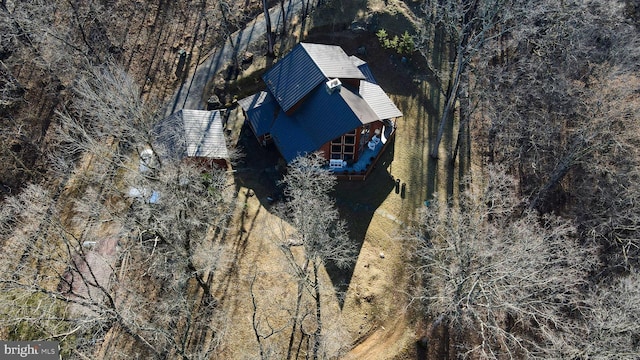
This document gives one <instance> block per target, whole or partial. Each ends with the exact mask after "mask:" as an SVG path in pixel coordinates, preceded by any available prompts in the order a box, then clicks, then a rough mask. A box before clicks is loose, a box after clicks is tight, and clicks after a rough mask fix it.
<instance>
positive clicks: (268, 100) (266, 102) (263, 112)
mask: <svg viewBox="0 0 640 360" xmlns="http://www.w3.org/2000/svg"><path fill="white" fill-rule="evenodd" d="M238 104H239V105H240V106H241V107H242V109H243V110H244V111H245V113H246V115H247V118H248V119H249V122H250V123H251V127H252V128H253V131H254V132H255V135H256V136H262V135H264V134H266V133H268V132H269V130H270V129H271V125H272V124H273V120H274V119H275V117H276V115H277V114H278V112H279V111H280V110H279V108H278V104H277V103H276V101H275V99H274V98H273V96H271V94H270V93H268V92H266V91H261V92H259V93H257V94H254V95H251V96H249V97H246V98H244V99H242V100H239V101H238Z"/></svg>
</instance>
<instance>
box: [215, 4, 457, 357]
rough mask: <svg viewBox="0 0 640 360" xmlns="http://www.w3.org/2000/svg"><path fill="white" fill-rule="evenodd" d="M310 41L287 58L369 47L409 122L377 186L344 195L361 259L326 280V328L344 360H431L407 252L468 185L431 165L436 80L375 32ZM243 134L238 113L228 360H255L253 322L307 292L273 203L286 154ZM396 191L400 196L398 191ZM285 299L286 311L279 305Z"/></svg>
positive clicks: (348, 187)
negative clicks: (414, 225)
mask: <svg viewBox="0 0 640 360" xmlns="http://www.w3.org/2000/svg"><path fill="white" fill-rule="evenodd" d="M392 3H393V4H394V5H395V6H396V10H397V9H400V10H401V11H402V12H404V13H402V12H401V13H400V15H399V14H398V12H395V13H394V15H393V17H392V18H391V19H389V20H385V21H389V22H388V24H389V25H391V26H392V27H395V29H397V30H396V31H395V32H400V31H404V30H403V29H407V28H410V27H411V26H412V24H411V21H410V19H411V16H410V13H411V10H410V9H408V8H407V7H406V5H404V3H400V2H392ZM367 6H368V8H367V9H364V10H363V9H360V10H358V9H352V10H351V11H346V12H347V13H350V14H352V15H353V16H354V17H353V19H354V21H357V20H358V19H359V16H366V15H363V14H370V13H371V12H377V13H378V14H379V18H380V19H383V18H384V17H385V16H388V13H385V12H384V11H383V9H382V8H381V7H382V4H381V2H380V3H378V2H376V1H369V2H368V3H367ZM376 7H377V8H376ZM342 11H343V12H345V9H342ZM358 14H360V15H358ZM385 14H386V15H385ZM402 14H404V15H402ZM317 24H318V23H317V22H316V25H317ZM403 24H404V25H403ZM384 26H385V27H386V25H384ZM395 32H394V33H395ZM294 33H295V31H294ZM299 34H300V37H298V38H296V39H295V40H291V41H289V43H288V44H287V43H284V42H283V43H281V46H283V49H285V48H287V47H290V46H292V45H294V44H295V43H297V42H299V41H307V42H318V43H327V44H336V45H340V46H342V48H343V49H344V50H345V52H347V54H349V55H351V54H356V50H357V49H358V48H361V47H363V46H364V47H365V49H366V55H360V56H361V57H362V58H363V60H365V61H367V62H368V63H369V65H370V67H371V68H372V71H373V74H374V76H376V79H377V80H378V83H379V84H380V85H381V86H382V88H383V89H385V91H386V92H387V93H388V94H389V95H390V97H391V98H392V99H393V100H394V102H395V103H396V105H397V106H398V108H399V109H400V110H401V111H402V112H403V114H404V116H403V118H401V119H399V121H398V128H397V135H396V140H395V143H394V144H393V145H392V146H390V147H389V148H388V149H387V152H386V153H385V154H384V156H383V157H382V158H381V160H380V162H379V163H378V165H377V168H376V169H375V170H374V171H373V172H372V174H371V175H370V176H369V177H368V178H367V180H366V181H365V182H340V183H339V184H338V186H337V189H336V193H335V199H336V204H337V206H338V208H339V211H340V214H341V217H342V218H343V219H345V220H346V221H347V223H348V228H349V232H350V238H351V240H352V241H354V242H355V243H356V244H357V245H358V247H359V253H358V258H357V262H356V263H355V265H354V266H353V267H352V268H350V269H348V270H346V271H336V270H333V269H327V270H326V272H325V273H324V275H323V279H322V283H323V284H324V285H325V286H324V287H323V300H324V303H323V315H324V316H325V324H330V325H326V328H325V330H326V333H327V336H330V337H331V338H332V339H334V341H335V346H341V347H343V350H346V352H343V357H344V358H347V359H416V358H420V356H423V355H420V354H423V352H422V350H421V349H420V347H419V346H418V345H417V344H418V339H419V337H420V336H421V335H422V329H421V328H420V326H419V325H418V320H417V319H416V316H414V315H413V314H412V309H411V308H410V307H409V300H410V299H409V296H408V292H409V287H410V281H411V280H410V270H409V267H408V260H409V254H408V251H407V250H406V248H405V244H404V243H403V241H402V240H401V238H402V232H403V231H404V230H405V229H406V226H407V225H408V224H410V223H411V222H412V219H413V218H414V215H415V214H416V213H417V211H419V210H420V209H422V208H425V206H424V203H425V201H426V200H429V199H433V198H434V197H437V198H438V199H439V200H445V199H446V197H447V196H448V195H451V194H453V193H455V192H457V189H456V187H455V186H457V184H458V183H459V176H460V174H462V173H464V171H456V169H457V168H458V166H455V167H454V166H449V161H447V160H444V159H447V158H448V154H447V153H445V152H443V153H442V156H441V159H442V160H440V161H438V160H434V159H432V158H430V157H429V156H428V150H429V148H430V145H431V143H430V139H431V138H432V137H433V135H434V132H435V131H436V128H437V124H438V121H439V117H438V114H439V111H438V109H439V108H440V106H441V97H440V95H439V91H438V90H437V89H435V88H434V87H433V86H432V84H430V83H429V80H430V78H429V77H428V76H425V73H426V71H425V67H424V63H423V62H424V59H422V58H421V57H420V56H418V55H416V56H414V57H413V58H411V59H409V61H408V62H402V61H401V60H400V59H399V57H398V56H397V55H393V54H392V53H391V52H389V51H388V50H385V49H382V48H381V47H380V45H379V43H378V40H377V38H376V37H375V35H374V34H373V33H372V32H369V31H352V30H344V26H340V27H336V26H335V25H331V24H323V25H322V26H317V27H313V28H310V29H307V30H304V31H300V32H299ZM266 63H267V60H266V59H263V58H260V57H256V59H254V63H253V64H254V65H252V66H251V67H250V68H248V69H246V70H245V72H244V73H242V74H241V75H240V77H241V78H243V77H244V78H245V79H247V78H251V77H252V76H254V77H255V74H261V68H262V67H264V66H265V64H266ZM240 81H242V80H240ZM240 81H239V82H238V83H240ZM245 83H247V82H246V81H245ZM249 83H251V81H249ZM256 84H257V86H256V88H255V89H251V90H257V89H258V88H259V87H260V82H259V81H257V82H256ZM241 90H243V91H244V90H247V89H241ZM246 95H248V94H246ZM243 123H244V118H243V116H242V114H241V110H239V109H237V108H236V109H235V110H233V111H232V113H231V116H230V119H229V123H228V124H227V129H228V131H229V133H230V135H231V138H232V139H234V140H233V142H234V143H236V144H237V146H238V147H239V148H241V149H242V150H243V152H244V154H245V158H244V159H243V160H242V161H241V163H240V164H238V165H237V166H236V167H235V170H236V173H235V183H236V189H237V191H238V194H239V197H238V203H239V206H238V211H237V214H236V218H235V222H234V225H235V226H234V227H232V228H234V229H235V230H233V231H232V232H231V233H230V237H229V238H228V239H227V240H226V243H227V245H228V246H230V247H231V249H232V251H231V253H232V254H233V256H234V258H233V259H232V261H230V262H229V264H230V266H229V268H228V269H226V271H221V272H219V274H221V275H219V276H220V277H221V279H218V280H216V281H215V283H219V284H223V285H222V286H221V287H220V288H219V289H218V290H217V294H218V297H219V298H220V299H221V306H222V307H223V308H224V312H225V313H226V315H227V316H228V317H229V318H230V319H233V320H232V321H230V322H229V327H228V328H227V329H226V331H227V332H226V336H225V338H226V341H225V343H224V344H223V349H222V351H221V355H222V358H229V359H232V358H233V359H242V358H255V357H256V356H257V354H258V351H259V349H258V344H257V342H256V340H255V334H254V332H253V327H252V326H253V323H252V314H253V313H254V311H255V312H256V313H257V314H258V318H260V317H261V316H263V315H262V314H265V313H271V314H277V313H278V312H279V311H282V313H283V315H284V314H287V311H286V309H285V308H286V307H287V305H286V304H292V303H293V299H292V296H293V294H295V282H293V281H291V280H290V279H289V280H287V279H288V277H287V276H284V274H288V271H289V270H288V268H287V265H286V261H285V258H284V256H283V254H282V252H281V251H280V250H279V249H278V246H277V243H278V240H279V239H281V238H282V236H283V231H285V232H286V231H288V230H283V227H285V228H286V227H287V225H286V224H284V225H283V224H282V221H281V219H279V218H278V217H277V216H276V214H275V213H274V212H273V211H272V205H271V204H270V203H269V201H267V197H268V196H270V195H272V194H273V193H274V191H276V188H275V184H276V182H277V180H278V179H279V170H281V169H282V167H283V164H282V162H281V160H280V161H279V160H278V154H277V151H276V150H275V149H273V148H262V147H260V146H259V145H258V144H257V142H256V140H255V138H254V137H253V136H252V134H251V132H250V130H249V129H248V128H247V127H246V126H243ZM454 135H455V134H454V132H453V131H452V129H447V131H446V133H445V136H444V139H443V146H442V147H441V148H443V149H446V148H451V146H452V143H453V141H454V140H455V137H454ZM235 139H237V140H235ZM464 166H468V165H464ZM396 180H399V183H400V184H401V187H400V188H396V186H395V184H396ZM248 194H250V195H251V196H248ZM252 284H253V289H254V294H255V295H256V298H257V299H258V304H257V307H256V308H254V307H253V306H254V305H253V303H252V297H251V296H250V294H251V287H252ZM275 289H278V290H275ZM275 298H277V299H279V300H278V301H277V302H274V301H273V299H275ZM261 299H262V300H261ZM265 299H267V300H265ZM268 299H271V300H268ZM285 316H286V315H285ZM287 340H288V338H286V337H285V336H284V335H282V336H281V337H280V338H278V336H277V335H274V336H273V337H272V338H270V339H269V342H270V344H271V345H272V346H274V347H279V348H282V347H281V346H282V345H283V344H285V343H286V341H287ZM277 344H280V345H277ZM285 348H286V344H285Z"/></svg>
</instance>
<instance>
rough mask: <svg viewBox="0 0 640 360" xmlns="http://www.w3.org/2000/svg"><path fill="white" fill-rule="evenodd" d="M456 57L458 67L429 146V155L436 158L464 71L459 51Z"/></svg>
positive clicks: (456, 98)
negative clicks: (431, 143) (433, 137)
mask: <svg viewBox="0 0 640 360" xmlns="http://www.w3.org/2000/svg"><path fill="white" fill-rule="evenodd" d="M457 58H458V59H457V61H458V69H457V70H456V72H455V74H454V78H453V85H452V86H451V91H450V92H449V94H447V103H446V105H445V107H444V111H443V112H442V117H441V118H440V125H439V126H438V134H437V135H436V140H435V141H434V143H433V146H432V147H431V154H430V156H431V157H432V158H433V159H437V158H438V148H440V141H442V136H443V135H444V128H445V125H446V124H447V122H448V121H449V118H450V117H451V112H452V111H453V108H454V106H455V103H456V100H458V88H459V86H460V75H461V74H462V72H463V71H464V68H465V66H464V60H463V59H462V56H461V54H460V52H459V53H458V56H457Z"/></svg>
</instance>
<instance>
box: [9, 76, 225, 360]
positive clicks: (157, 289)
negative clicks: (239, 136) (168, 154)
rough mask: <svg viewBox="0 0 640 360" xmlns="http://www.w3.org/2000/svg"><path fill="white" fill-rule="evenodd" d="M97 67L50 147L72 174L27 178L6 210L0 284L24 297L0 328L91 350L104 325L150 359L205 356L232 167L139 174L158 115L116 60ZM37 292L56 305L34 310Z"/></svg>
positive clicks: (218, 323) (215, 320)
mask: <svg viewBox="0 0 640 360" xmlns="http://www.w3.org/2000/svg"><path fill="white" fill-rule="evenodd" d="M92 74H93V75H94V76H93V77H90V76H87V77H86V78H84V79H81V80H80V81H79V82H78V84H77V87H76V88H75V94H76V96H77V98H76V101H75V102H74V106H73V107H72V108H71V109H68V111H66V112H64V113H60V122H61V124H60V127H59V129H58V132H57V134H58V142H59V143H58V146H57V147H56V149H59V152H57V153H55V154H52V155H53V158H54V159H56V161H55V164H56V169H57V170H59V171H60V176H68V174H69V172H70V171H72V172H73V176H71V179H72V180H71V182H70V183H68V184H67V185H66V188H65V190H64V191H62V192H60V193H58V194H52V195H47V192H46V191H45V190H43V189H42V188H41V187H38V186H34V187H29V188H28V190H29V191H25V193H24V195H21V196H19V197H17V198H11V199H10V200H9V204H13V205H12V206H9V207H7V208H6V209H5V210H3V212H2V219H1V224H2V227H1V229H2V230H1V231H2V233H3V234H6V235H7V237H6V239H7V240H6V241H5V242H4V243H3V244H2V246H3V250H4V251H5V252H3V253H4V254H5V255H3V260H6V262H4V263H3V266H5V267H6V269H3V271H2V275H0V283H1V284H2V287H3V291H4V293H5V294H7V297H6V298H3V299H4V300H7V301H10V300H11V299H13V300H16V299H17V300H18V303H17V304H16V306H14V307H13V308H11V307H5V306H4V304H9V303H8V302H3V306H2V307H1V308H2V311H3V312H4V314H5V315H6V316H3V317H2V318H3V320H2V323H0V328H1V329H2V330H3V331H7V332H8V333H16V331H18V330H19V329H24V331H21V332H19V333H16V336H15V338H33V337H38V338H49V339H60V340H65V339H66V340H67V341H69V343H66V344H65V345H66V348H67V349H71V351H73V352H74V353H79V354H80V355H78V356H82V355H81V354H82V353H86V354H87V356H89V357H93V356H94V355H95V353H93V354H94V355H91V354H92V351H95V347H91V346H88V344H89V342H90V341H91V339H93V341H96V340H102V339H104V338H105V336H106V333H107V332H109V333H111V334H114V333H115V334H117V333H121V334H124V335H125V336H127V338H128V339H130V342H132V343H133V344H134V345H133V346H132V349H131V351H134V350H133V349H136V351H142V352H143V353H144V354H145V356H149V357H155V358H165V357H167V356H171V357H178V356H179V357H181V358H184V359H192V358H208V357H210V354H211V352H212V351H213V350H214V349H215V347H216V346H217V345H218V342H219V341H220V339H221V338H222V333H223V332H224V326H222V325H223V324H224V321H223V320H222V319H220V315H221V314H220V313H219V312H218V311H217V309H216V308H217V302H216V300H215V298H214V297H213V295H212V294H211V291H210V279H211V275H212V274H213V272H214V271H215V270H216V268H217V266H218V265H219V264H220V261H223V260H224V248H223V247H221V246H219V245H216V243H215V241H214V239H215V237H216V236H219V235H220V234H221V233H223V232H224V226H225V225H226V218H227V217H228V214H229V213H230V207H229V206H230V203H231V202H232V200H233V195H232V194H231V193H230V188H229V187H228V186H227V178H226V173H225V172H223V171H221V170H216V169H210V170H203V169H202V168H200V167H198V166H196V165H194V164H190V163H188V162H183V161H181V159H163V161H162V162H160V161H157V162H154V163H153V165H152V164H151V163H147V164H146V165H147V168H149V167H152V168H151V169H150V170H148V171H143V172H141V171H140V166H139V164H140V160H139V159H140V156H139V153H141V152H142V150H143V149H146V148H148V147H149V146H151V145H152V144H151V141H150V138H149V133H148V131H147V130H145V129H149V128H150V126H151V124H152V121H151V120H150V118H149V117H150V114H149V113H148V112H147V110H146V105H145V104H144V103H143V102H142V101H141V100H140V93H139V90H138V88H137V86H136V85H135V83H133V82H132V81H130V79H129V78H128V77H127V76H126V73H124V72H122V71H119V70H117V69H112V68H111V69H109V68H101V69H99V70H97V71H95V72H93V73H92ZM38 214H40V215H38ZM8 254H13V255H11V256H8ZM15 254H21V256H18V257H16V256H15ZM33 299H35V300H33ZM31 301H38V302H39V303H40V304H42V306H41V307H40V308H41V309H45V307H46V308H47V309H50V310H48V311H42V312H36V314H35V315H34V314H33V313H31V312H27V310H28V309H29V307H32V302H31ZM54 310H55V312H54ZM39 324H40V325H39ZM17 329H18V330H17ZM34 329H41V330H39V331H40V332H35V330H34ZM40 333H43V334H44V335H40ZM70 335H73V337H69V336H70ZM63 344H64V342H63ZM82 344H84V345H82ZM85 345H87V346H85ZM116 348H117V349H119V350H120V351H122V354H121V355H117V354H113V357H122V358H124V357H126V353H127V351H125V350H123V349H122V348H121V347H118V346H116Z"/></svg>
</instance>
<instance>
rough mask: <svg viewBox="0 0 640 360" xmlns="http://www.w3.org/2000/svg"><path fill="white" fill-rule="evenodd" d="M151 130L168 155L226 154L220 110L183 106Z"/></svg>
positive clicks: (213, 155) (225, 156)
mask: <svg viewBox="0 0 640 360" xmlns="http://www.w3.org/2000/svg"><path fill="white" fill-rule="evenodd" d="M154 133H155V135H156V139H157V141H158V142H159V144H160V146H161V147H163V152H164V153H165V154H166V155H168V156H171V157H176V158H179V159H182V158H184V157H207V158H213V159H228V158H229V152H228V150H227V144H226V141H225V138H224V132H223V127H222V117H221V116H220V111H217V110H216V111H205V110H187V109H182V110H180V111H178V112H175V113H173V114H172V115H171V116H169V117H167V118H166V119H164V120H162V121H160V122H159V123H158V124H157V125H156V127H155V128H154Z"/></svg>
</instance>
